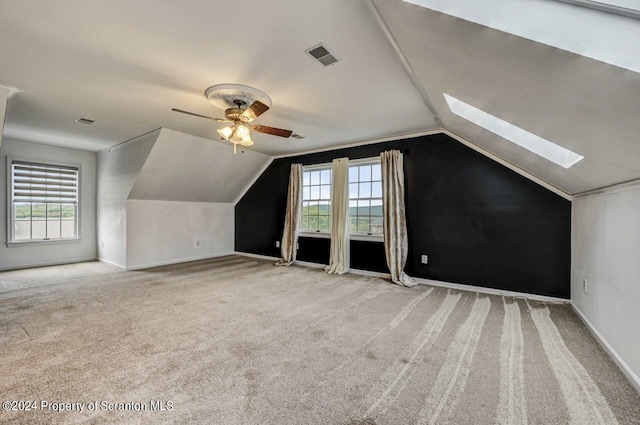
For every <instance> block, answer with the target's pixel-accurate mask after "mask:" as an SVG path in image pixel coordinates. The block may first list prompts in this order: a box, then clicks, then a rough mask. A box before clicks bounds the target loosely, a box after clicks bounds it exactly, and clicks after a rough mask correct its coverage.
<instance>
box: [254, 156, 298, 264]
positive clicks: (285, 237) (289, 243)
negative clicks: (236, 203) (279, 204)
mask: <svg viewBox="0 0 640 425" xmlns="http://www.w3.org/2000/svg"><path fill="white" fill-rule="evenodd" d="M301 208H302V164H291V173H290V174H289V191H288V192H287V213H286V215H285V218H284V231H283V232H282V242H281V243H280V251H281V253H282V258H281V259H280V260H279V261H278V262H277V263H276V265H278V266H289V265H291V264H293V262H294V261H296V248H297V245H298V222H299V220H300V210H301ZM258 213H259V212H258Z"/></svg>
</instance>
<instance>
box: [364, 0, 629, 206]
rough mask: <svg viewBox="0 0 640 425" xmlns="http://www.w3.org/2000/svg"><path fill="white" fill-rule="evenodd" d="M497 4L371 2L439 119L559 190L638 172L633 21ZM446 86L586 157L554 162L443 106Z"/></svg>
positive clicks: (533, 1) (556, 7)
mask: <svg viewBox="0 0 640 425" xmlns="http://www.w3.org/2000/svg"><path fill="white" fill-rule="evenodd" d="M412 3H419V5H417V4H412ZM503 3H505V2H504V1H503V0H487V1H485V2H480V3H478V2H473V1H469V0H452V1H448V2H442V1H438V0H411V1H410V2H409V1H403V0H373V4H374V5H375V9H376V10H377V12H378V13H379V14H380V16H381V17H382V19H383V22H384V24H385V25H386V26H387V27H388V29H389V30H390V33H391V35H392V36H393V38H394V39H395V41H396V42H397V43H398V45H399V47H400V49H401V51H402V53H403V55H404V57H405V58H406V60H407V61H408V63H409V64H410V66H411V67H412V69H413V70H414V72H415V74H416V76H417V79H418V80H419V82H420V84H421V85H422V86H423V87H424V89H425V90H426V92H427V93H428V95H429V98H430V99H431V101H432V104H433V106H434V108H435V110H436V111H437V113H438V115H439V116H440V118H441V120H442V123H443V126H444V127H445V128H446V129H448V130H449V131H451V132H453V133H455V134H457V135H459V136H461V137H463V138H465V139H467V140H469V141H471V142H472V143H473V144H475V145H477V146H479V147H481V148H483V149H485V150H486V151H488V152H491V153H493V154H495V155H497V156H498V157H500V158H502V159H504V160H506V161H508V162H510V163H512V164H514V165H516V166H517V167H519V168H521V169H524V170H525V171H528V172H529V173H531V174H533V175H534V176H537V177H538V178H540V179H542V180H545V181H547V182H548V183H550V184H552V185H553V186H556V187H558V188H560V189H561V190H562V191H564V192H565V193H568V194H576V193H580V192H584V191H588V190H592V189H596V188H600V187H604V186H608V185H612V184H616V183H620V182H625V181H629V180H633V179H637V178H640V160H639V158H640V119H638V117H640V73H638V72H635V71H637V70H640V67H638V64H640V62H638V58H640V43H639V42H638V40H639V38H638V37H640V20H637V19H632V18H624V17H620V16H615V15H610V14H607V13H604V12H598V11H594V10H590V9H584V8H581V7H578V6H573V5H567V4H564V3H560V2H554V1H550V0H544V1H542V0H513V1H511V2H506V3H510V4H509V5H508V6H505V7H504V8H501V7H499V6H500V5H501V4H503ZM536 5H538V6H539V7H543V8H544V9H543V11H544V13H542V12H541V11H540V10H537V11H536V9H535V7H536ZM434 9H438V10H434ZM440 10H442V11H443V12H445V13H442V12H440ZM492 10H493V11H495V13H494V14H492V15H491V14H489V13H488V12H487V11H492ZM567 10H569V12H572V13H567ZM453 15H455V16H453ZM462 18H464V19H462ZM478 22H479V23H478ZM621 22H622V23H621ZM587 23H588V24H589V25H590V27H589V26H586V24H587ZM514 28H516V29H518V31H515V29H514ZM507 31H510V32H511V33H510V32H507ZM516 32H517V34H515V33H516ZM587 32H588V34H587ZM612 35H613V37H612ZM634 36H635V37H634ZM544 37H546V38H545V39H544V42H545V44H543V43H542V42H540V40H536V39H540V38H544ZM616 39H617V41H616ZM534 40H536V41H534ZM593 40H598V41H597V42H596V41H593ZM581 43H582V44H581ZM606 48H608V49H609V52H605V50H606ZM570 50H571V51H570ZM575 52H582V54H576V53H575ZM633 52H635V55H631V53H633ZM605 53H606V54H605ZM587 55H588V56H589V57H587ZM625 55H626V56H630V57H625ZM631 56H632V57H631ZM596 57H598V58H600V60H598V59H595V58H596ZM613 63H615V64H616V65H617V66H616V65H613ZM623 65H624V66H625V67H624V68H623V67H622V66H623ZM636 68H637V69H636ZM445 93H446V94H448V95H450V96H452V97H454V98H456V99H459V100H461V101H463V102H465V103H467V104H469V105H472V106H473V107H475V108H478V109H480V110H482V111H484V112H485V113H487V114H491V115H493V116H495V117H498V118H500V119H502V120H504V121H506V122H508V123H510V124H513V125H515V126H518V127H520V128H521V129H524V130H526V131H528V132H530V133H533V134H535V135H537V136H540V137H542V138H544V139H547V140H549V141H551V142H553V143H555V144H558V145H560V146H562V147H564V148H566V149H569V150H571V151H573V152H575V153H577V154H579V155H582V156H584V159H583V160H581V161H580V162H578V163H577V164H576V165H574V166H572V167H571V168H569V169H565V168H563V167H561V166H559V165H556V164H554V163H553V162H551V161H548V160H546V159H544V158H542V157H540V156H538V155H536V154H534V153H532V152H530V151H528V150H526V149H524V148H522V147H520V146H517V145H516V144H514V143H511V142H510V141H508V140H506V139H503V138H502V137H500V136H497V135H496V134H494V133H492V132H490V131H487V130H486V129H484V128H483V127H480V126H479V125H477V124H474V123H472V122H470V121H468V120H465V119H463V118H461V117H460V116H458V115H456V114H454V113H452V112H451V110H450V109H449V106H448V104H447V102H446V100H445V97H444V94H445Z"/></svg>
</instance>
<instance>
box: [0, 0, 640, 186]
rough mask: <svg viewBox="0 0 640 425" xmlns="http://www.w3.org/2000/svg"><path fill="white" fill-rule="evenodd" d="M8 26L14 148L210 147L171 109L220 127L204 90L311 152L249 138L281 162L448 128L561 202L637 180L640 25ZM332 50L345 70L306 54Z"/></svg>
mask: <svg viewBox="0 0 640 425" xmlns="http://www.w3.org/2000/svg"><path fill="white" fill-rule="evenodd" d="M0 10H2V12H1V13H0V85H5V86H13V87H16V88H18V89H21V90H23V91H22V92H19V93H17V94H14V95H13V96H12V97H11V98H10V100H9V103H8V108H7V114H6V124H5V129H4V134H5V136H8V137H11V138H14V139H21V140H27V141H34V142H40V143H50V144H54V145H61V146H68V147H74V148H80V149H89V150H101V149H104V148H105V147H108V146H111V145H114V144H116V143H118V142H122V141H124V140H127V139H130V138H133V137H135V136H138V135H140V134H143V133H146V132H148V131H150V130H153V129H156V128H159V127H164V128H171V129H174V130H177V131H180V132H182V133H186V134H190V135H194V136H198V137H202V138H205V139H209V140H214V139H216V138H214V135H215V129H216V128H218V127H219V125H218V124H217V123H215V122H212V121H209V120H204V119H200V118H195V117H190V116H186V115H181V114H177V113H175V112H171V111H170V109H171V108H172V107H175V108H180V109H186V110H190V111H193V112H196V113H200V114H204V115H216V116H222V111H220V110H217V109H216V108H214V107H213V106H212V105H211V104H210V103H209V102H208V101H207V100H206V98H205V97H204V94H203V93H204V90H205V89H206V88H207V87H208V86H210V85H213V84H220V83H240V84H246V85H250V86H254V87H256V88H258V89H260V90H263V91H265V92H266V93H268V94H269V95H270V96H271V98H272V100H273V106H272V108H271V110H270V111H268V112H267V113H265V114H264V115H263V116H261V117H260V118H259V119H258V120H257V121H256V123H257V124H263V125H270V126H274V127H281V128H286V129H291V130H293V131H294V132H296V133H298V134H301V135H303V136H305V139H302V140H296V139H288V140H287V139H281V138H277V137H274V136H268V135H263V134H254V139H255V141H256V145H255V146H254V147H252V148H251V149H252V150H254V151H258V152H262V153H265V154H269V155H279V154H289V153H295V152H303V151H309V150H314V149H319V148H327V147H332V146H340V145H345V144H349V143H352V142H360V141H368V140H374V139H381V138H385V137H390V136H398V135H403V134H409V133H414V132H418V131H423V130H433V129H439V128H445V129H446V130H449V131H450V132H452V133H454V134H456V135H457V136H459V137H460V138H463V139H466V140H467V141H468V142H469V143H471V144H473V145H475V146H476V147H477V148H479V149H481V150H484V151H485V152H486V153H488V154H491V155H493V156H495V157H498V158H500V159H501V160H502V161H506V162H507V163H511V164H512V165H513V166H514V167H516V168H519V169H520V170H524V171H525V172H526V173H529V174H530V175H533V176H535V177H537V178H538V179H541V180H543V181H545V182H547V183H548V184H550V185H552V186H555V187H556V188H558V190H559V191H561V192H564V193H566V194H577V193H581V192H584V191H588V190H593V189H596V188H600V187H604V186H608V185H612V184H616V183H620V182H624V181H630V180H634V179H638V178H640V160H638V159H637V158H640V136H638V135H639V134H640V120H639V119H638V117H639V116H640V73H639V72H638V71H640V59H639V58H640V47H639V46H640V43H638V37H640V20H637V19H631V18H625V17H621V16H615V15H610V14H607V13H604V12H599V11H595V10H590V9H585V8H581V7H578V6H574V5H569V4H565V3H562V2H560V1H553V0H486V1H483V2H476V1H472V0H448V1H442V0H406V1H403V0H362V1H356V0H349V1H343V0H323V1H312V0H275V1H259V0H247V1H245V2H243V3H242V7H241V8H239V7H238V4H237V3H233V2H222V1H212V0H207V1H205V0H194V1H190V2H177V1H172V0H155V1H152V0H138V1H135V2H126V1H124V0H114V1H110V2H104V1H94V0H92V1H79V0H69V1H65V2H64V3H60V2H42V1H35V0H25V1H20V2H16V1H10V0H0ZM372 12H373V13H372ZM381 29H382V30H381ZM389 41H391V43H390V42H389ZM320 42H323V43H325V45H326V46H327V47H328V48H329V50H330V51H331V53H332V54H334V55H335V56H336V57H337V58H338V59H339V62H338V63H336V64H335V65H332V66H329V67H323V66H321V65H319V64H318V63H317V62H315V61H313V60H312V59H310V58H309V56H308V55H306V54H305V53H304V51H305V50H306V49H307V48H310V47H313V46H315V45H317V44H318V43H320ZM393 43H395V44H396V47H397V51H396V50H394V48H393V47H392V44H393ZM398 54H399V56H398ZM403 61H404V62H403ZM407 70H408V71H409V72H407ZM410 73H413V78H415V80H416V82H417V87H416V85H414V82H413V81H412V78H411V77H410ZM445 93H446V94H447V95H449V96H451V98H455V99H458V100H460V101H462V102H464V103H465V104H468V105H471V106H472V107H474V108H477V109H478V110H481V111H482V112H484V113H486V114H488V115H491V116H493V117H496V118H498V119H500V120H502V122H507V123H509V124H510V125H513V126H517V127H519V128H520V129H522V130H524V131H526V132H528V133H531V134H533V135H535V136H539V137H541V138H544V139H546V140H548V141H550V142H553V143H555V144H557V145H559V146H561V147H563V148H566V149H569V150H571V151H573V152H575V153H576V154H578V155H580V156H583V157H584V159H582V160H581V161H579V162H578V163H576V164H575V165H573V166H571V167H570V168H568V169H565V168H563V167H562V166H559V165H556V164H555V163H553V162H551V161H548V160H546V159H544V158H542V157H540V156H538V155H536V154H534V153H532V152H530V151H528V150H526V149H524V148H523V147H521V146H518V145H516V144H514V143H511V142H509V141H508V140H506V139H504V138H502V137H501V136H498V135H497V134H495V133H492V132H490V131H488V130H486V129H484V128H482V127H480V126H479V125H477V124H474V123H473V122H471V121H468V120H465V119H464V118H462V117H461V116H459V115H456V114H454V113H452V112H451V110H450V109H449V106H448V104H447V102H446V100H445V97H444V94H445ZM428 100H429V101H430V103H431V105H430V106H427V103H429V102H428ZM80 116H83V117H86V118H91V119H95V120H96V123H95V124H93V125H90V126H86V125H81V124H76V123H75V122H74V119H75V118H77V117H80ZM226 147H227V148H228V149H229V150H230V149H231V148H230V146H228V145H227V146H226ZM174 153H175V152H174ZM491 155H490V156H491ZM214 160H215V159H214Z"/></svg>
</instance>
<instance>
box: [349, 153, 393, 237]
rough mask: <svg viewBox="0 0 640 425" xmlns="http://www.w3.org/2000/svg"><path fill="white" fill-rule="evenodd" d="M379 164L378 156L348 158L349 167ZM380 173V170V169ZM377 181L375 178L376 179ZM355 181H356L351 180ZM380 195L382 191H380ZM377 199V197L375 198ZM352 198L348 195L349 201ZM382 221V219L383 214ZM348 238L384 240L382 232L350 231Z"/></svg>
mask: <svg viewBox="0 0 640 425" xmlns="http://www.w3.org/2000/svg"><path fill="white" fill-rule="evenodd" d="M376 164H379V165H380V166H382V163H381V160H380V156H374V157H368V158H361V159H355V160H349V168H351V167H352V166H353V167H359V166H362V165H376ZM381 173H382V170H381ZM376 181H377V180H376ZM380 181H381V182H382V174H381V175H380ZM351 183H352V182H351V181H350V180H349V182H348V184H351ZM353 183H356V182H353ZM357 183H360V181H359V180H358V182H357ZM381 195H382V192H381ZM367 199H372V198H367ZM376 199H377V198H376ZM351 200H352V198H351V197H349V203H350V202H351ZM380 200H382V196H381V197H380ZM347 208H351V206H347ZM369 217H371V215H369ZM349 221H351V215H349ZM383 221H384V216H383ZM349 228H351V224H349ZM350 239H351V240H357V241H375V242H382V241H384V232H383V233H372V234H369V233H368V232H367V233H364V232H353V231H351V232H350Z"/></svg>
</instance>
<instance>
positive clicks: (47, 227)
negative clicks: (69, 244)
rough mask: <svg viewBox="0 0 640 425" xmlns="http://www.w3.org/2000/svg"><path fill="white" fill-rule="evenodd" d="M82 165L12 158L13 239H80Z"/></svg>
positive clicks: (26, 240)
mask: <svg viewBox="0 0 640 425" xmlns="http://www.w3.org/2000/svg"><path fill="white" fill-rule="evenodd" d="M78 183H79V182H78V168H77V167H66V166H58V165H47V164H37V163H31V162H22V161H11V184H10V197H11V198H10V199H11V201H10V208H11V212H10V226H9V229H10V230H9V233H10V239H9V240H10V241H11V242H28V241H48V240H60V239H77V238H78Z"/></svg>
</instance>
